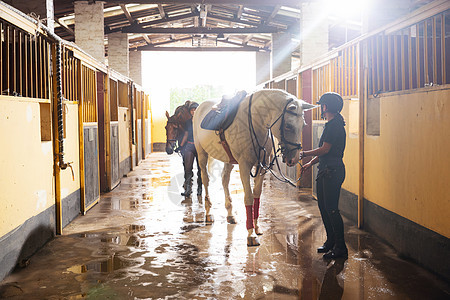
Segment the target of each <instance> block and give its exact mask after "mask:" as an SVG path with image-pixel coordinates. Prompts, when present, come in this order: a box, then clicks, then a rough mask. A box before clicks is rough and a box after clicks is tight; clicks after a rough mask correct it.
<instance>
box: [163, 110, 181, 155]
mask: <svg viewBox="0 0 450 300" xmlns="http://www.w3.org/2000/svg"><path fill="white" fill-rule="evenodd" d="M174 117H175V116H172V117H170V118H169V119H168V120H167V124H166V142H167V143H169V145H170V147H172V148H173V147H175V145H176V142H178V139H177V138H174V139H169V138H168V134H167V126H168V125H169V124H173V125H172V126H173V127H174V128H173V129H172V130H174V131H179V128H178V127H179V126H181V124H180V122H179V121H178V120H176V121H175V120H173V119H174ZM174 135H175V137H176V136H177V134H174Z"/></svg>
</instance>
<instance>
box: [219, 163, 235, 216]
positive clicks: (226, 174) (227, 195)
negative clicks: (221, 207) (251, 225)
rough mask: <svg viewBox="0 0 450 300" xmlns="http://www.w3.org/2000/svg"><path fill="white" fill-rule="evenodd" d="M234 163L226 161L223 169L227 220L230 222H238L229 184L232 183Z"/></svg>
mask: <svg viewBox="0 0 450 300" xmlns="http://www.w3.org/2000/svg"><path fill="white" fill-rule="evenodd" d="M233 167H234V166H233V165H232V164H229V163H225V164H224V166H223V171H222V186H223V191H224V193H225V208H226V209H227V212H228V214H227V222H228V223H229V224H236V220H235V219H234V216H233V204H232V201H231V195H230V188H229V184H230V174H231V170H233Z"/></svg>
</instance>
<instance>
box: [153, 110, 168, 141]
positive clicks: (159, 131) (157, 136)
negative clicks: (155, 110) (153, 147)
mask: <svg viewBox="0 0 450 300" xmlns="http://www.w3.org/2000/svg"><path fill="white" fill-rule="evenodd" d="M152 119H153V122H152V134H151V138H152V143H165V142H166V129H165V127H166V123H167V119H166V117H165V116H164V118H161V117H160V116H157V117H155V116H153V117H152Z"/></svg>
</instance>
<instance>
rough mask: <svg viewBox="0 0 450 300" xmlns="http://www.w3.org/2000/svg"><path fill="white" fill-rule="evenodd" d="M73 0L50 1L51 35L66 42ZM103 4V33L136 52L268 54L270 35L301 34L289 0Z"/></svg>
mask: <svg viewBox="0 0 450 300" xmlns="http://www.w3.org/2000/svg"><path fill="white" fill-rule="evenodd" d="M73 2H74V1H73V0H55V21H56V24H55V33H56V34H58V35H59V36H60V37H62V38H64V39H66V40H69V41H74V40H75V35H74V30H75V29H74V26H75V25H74V4H73ZM103 2H104V12H105V21H104V22H105V34H108V33H112V32H125V33H128V34H129V38H130V39H129V40H130V49H136V50H151V51H157V50H164V51H167V50H188V51H189V50H200V49H202V50H205V48H207V49H208V50H216V51H220V50H230V48H232V49H233V50H235V51H268V50H269V48H270V43H271V34H272V33H276V32H289V33H291V34H293V35H298V34H299V30H300V25H299V19H300V9H299V3H300V1H293V0H281V1H275V0H272V1H268V0H260V1H258V0H236V1H231V0H222V1H220V0H210V1H208V0H203V1H200V0H197V1H187V0H181V1H167V0H166V1H151V0H150V1H143V0H132V1H115V0H106V1H103ZM106 46H107V44H106Z"/></svg>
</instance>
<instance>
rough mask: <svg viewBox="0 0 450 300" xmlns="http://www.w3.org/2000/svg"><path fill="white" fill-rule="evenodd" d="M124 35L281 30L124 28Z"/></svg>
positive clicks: (269, 30)
mask: <svg viewBox="0 0 450 300" xmlns="http://www.w3.org/2000/svg"><path fill="white" fill-rule="evenodd" d="M122 32H124V33H146V34H220V33H221V34H256V33H278V32H281V30H280V29H278V28H276V27H269V26H259V27H252V28H206V27H198V28H196V27H189V28H160V27H146V28H142V27H138V26H133V27H132V28H130V27H124V28H123V29H122Z"/></svg>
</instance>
